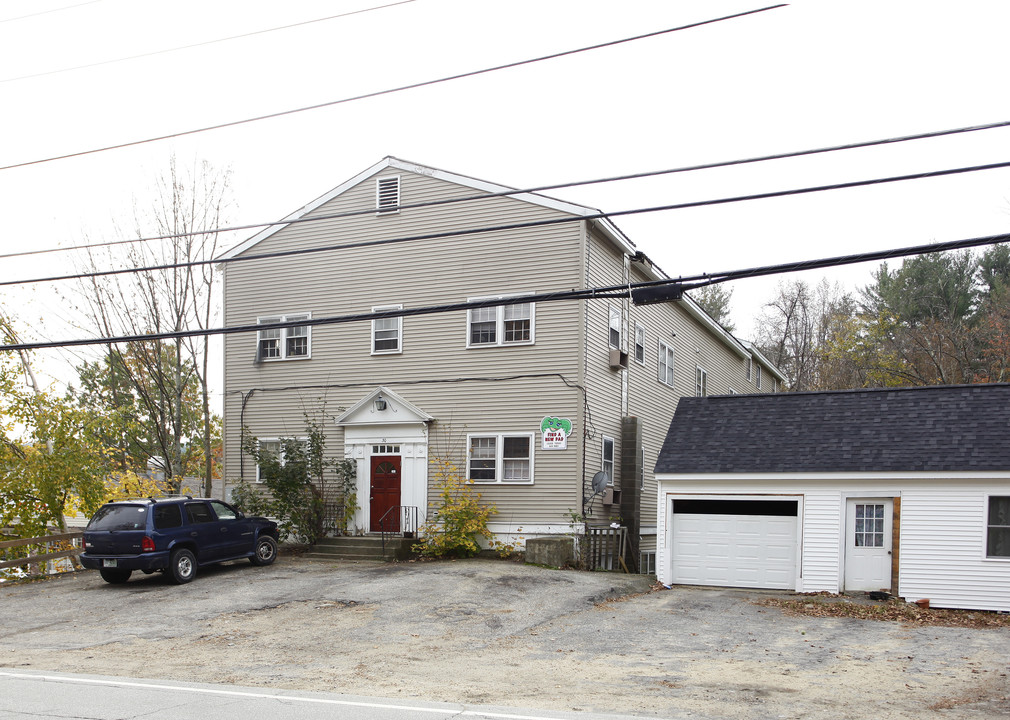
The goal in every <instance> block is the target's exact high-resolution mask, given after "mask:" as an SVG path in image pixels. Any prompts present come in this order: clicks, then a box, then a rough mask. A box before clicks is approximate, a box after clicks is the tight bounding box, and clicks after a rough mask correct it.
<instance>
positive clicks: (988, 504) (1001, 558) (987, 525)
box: [982, 493, 1010, 562]
mask: <svg viewBox="0 0 1010 720" xmlns="http://www.w3.org/2000/svg"><path fill="white" fill-rule="evenodd" d="M1008 497H1010V493H1003V494H1000V495H996V494H992V495H987V496H986V499H985V517H984V518H983V522H984V531H983V533H982V538H983V546H982V557H983V558H985V559H986V560H995V561H996V562H1010V555H990V554H989V531H990V530H991V529H993V528H1007V527H1010V525H993V524H992V522H990V516H991V515H992V501H993V499H997V500H1002V499H1004V498H1008Z"/></svg>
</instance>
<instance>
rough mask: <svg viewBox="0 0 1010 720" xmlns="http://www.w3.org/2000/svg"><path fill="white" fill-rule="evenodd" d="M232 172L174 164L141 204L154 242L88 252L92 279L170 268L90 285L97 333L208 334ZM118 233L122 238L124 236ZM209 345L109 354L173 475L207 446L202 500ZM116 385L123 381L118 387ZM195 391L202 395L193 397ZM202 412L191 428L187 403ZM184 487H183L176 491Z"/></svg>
mask: <svg viewBox="0 0 1010 720" xmlns="http://www.w3.org/2000/svg"><path fill="white" fill-rule="evenodd" d="M229 197H230V195H229V172H228V171H221V170H216V169H215V168H213V167H212V166H210V165H209V164H208V163H206V162H195V163H194V164H193V166H192V167H190V168H188V169H186V170H183V169H181V168H180V167H179V165H178V163H177V161H176V160H175V158H174V157H173V158H172V159H171V161H170V163H169V167H168V169H167V170H166V171H165V173H164V174H163V175H162V176H161V177H160V178H158V180H157V200H156V201H155V203H154V205H153V206H152V207H150V208H138V207H137V206H136V201H135V206H134V217H133V223H134V235H135V237H137V238H144V237H158V238H160V239H157V240H149V241H140V242H135V243H131V244H129V245H128V246H127V249H125V250H121V249H109V250H104V251H100V250H89V251H88V254H87V259H86V261H85V267H84V268H83V269H84V270H85V271H95V270H99V269H108V268H115V267H117V266H119V267H125V268H145V267H163V268H164V269H158V270H144V271H138V272H135V273H127V274H121V275H111V276H103V277H94V278H89V279H87V280H85V281H82V283H81V284H80V286H79V288H78V294H77V297H78V298H79V299H80V305H79V307H80V309H81V310H82V311H83V314H84V315H85V317H86V318H88V320H89V321H90V322H91V323H92V324H94V326H95V328H96V329H97V330H98V331H99V332H101V333H103V334H105V335H107V336H115V335H120V334H131V335H142V334H148V333H161V332H177V331H182V330H186V329H190V328H207V327H210V325H211V323H212V321H213V320H214V319H215V317H216V305H217V297H216V290H217V280H216V278H215V276H214V270H213V266H212V265H210V264H201V265H195V266H194V265H190V264H189V263H194V262H197V263H199V262H202V261H207V260H211V259H212V258H213V257H214V256H215V254H216V252H217V249H218V244H219V233H218V232H217V230H216V229H217V228H220V227H221V226H222V224H223V223H224V222H225V215H226V214H227V212H228V210H229V207H230V200H229ZM124 234H125V233H121V232H120V235H124ZM208 345H209V340H208V339H207V338H206V337H204V338H190V339H186V340H181V341H178V342H166V341H161V340H151V341H149V342H135V343H130V344H129V346H128V347H127V348H125V349H124V348H119V347H114V346H110V347H109V352H110V354H111V355H115V356H116V359H117V360H118V362H116V363H110V367H111V368H114V369H115V368H118V369H119V371H120V372H125V373H126V374H127V376H128V380H129V385H130V387H131V388H132V391H133V392H134V393H135V396H136V398H137V400H138V401H139V405H140V406H142V407H143V409H144V413H145V416H146V418H147V420H148V422H147V423H146V424H145V429H146V430H147V431H149V432H150V433H151V439H152V441H153V442H152V444H153V445H154V446H155V447H156V448H158V450H159V451H160V456H161V458H162V459H163V461H164V463H163V464H164V470H165V474H166V476H167V477H170V478H178V477H181V475H182V474H183V473H184V471H185V463H184V459H185V458H184V457H183V445H184V444H185V442H186V441H187V440H189V441H192V440H194V439H196V438H194V437H192V435H193V434H194V432H193V427H194V424H195V425H196V426H197V427H199V431H198V435H199V437H200V440H201V444H202V446H203V456H204V463H203V469H202V474H203V476H204V483H205V488H204V489H205V492H206V493H207V494H208V495H210V494H211V493H212V490H213V487H212V486H213V467H212V452H211V447H212V423H213V419H212V414H211V409H210V393H209V388H208V376H209V364H208V363H209V361H208V349H209V348H208ZM111 387H112V388H116V387H117V383H116V382H112V383H111ZM194 389H195V390H194ZM196 402H199V403H200V405H201V406H202V407H201V408H200V410H199V412H198V416H199V418H198V419H197V420H194V418H193V408H192V407H190V405H192V404H194V403H196ZM175 484H177V481H176V483H175Z"/></svg>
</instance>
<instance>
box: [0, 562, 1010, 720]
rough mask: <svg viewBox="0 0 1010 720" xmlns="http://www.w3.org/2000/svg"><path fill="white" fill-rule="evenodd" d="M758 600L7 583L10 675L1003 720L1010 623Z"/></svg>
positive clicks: (369, 572) (590, 706)
mask: <svg viewBox="0 0 1010 720" xmlns="http://www.w3.org/2000/svg"><path fill="white" fill-rule="evenodd" d="M767 596H768V594H767V593H759V592H752V591H743V590H728V589H701V588H675V589H673V590H669V591H660V592H649V582H648V579H647V578H644V577H640V576H629V575H620V574H612V573H584V572H574V571H559V570H548V569H544V568H539V567H532V566H526V565H521V564H516V563H511V562H498V561H490V560H465V561H457V562H439V563H400V564H388V565H387V564H352V563H337V562H313V561H309V560H304V559H298V558H291V557H282V558H281V559H280V560H279V561H278V563H277V564H276V565H273V566H271V567H267V568H255V567H252V566H249V565H248V564H245V563H234V564H229V565H224V566H220V567H216V568H208V569H203V570H201V573H200V575H199V576H198V577H197V579H196V580H195V581H194V582H193V583H191V584H189V585H183V586H175V585H170V584H168V583H167V582H166V581H165V580H164V578H162V577H161V576H160V575H153V576H140V577H135V578H134V579H132V580H131V581H130V582H129V583H127V584H126V585H120V586H112V585H107V584H106V583H104V582H103V581H102V580H101V578H100V577H99V576H98V573H96V572H82V573H76V574H72V575H67V576H62V577H58V578H54V579H51V580H47V581H43V582H35V583H26V584H19V585H13V586H8V585H4V586H0V608H2V614H0V666H2V667H6V668H22V669H24V668H30V669H32V670H46V671H58V672H81V673H91V674H103V675H126V676H134V677H143V678H151V679H171V680H184V681H195V682H210V683H237V684H241V685H250V686H264V687H274V688H280V687H283V688H297V689H306V690H328V691H336V692H344V693H353V694H357V695H372V696H388V697H403V698H409V697H418V698H424V699H428V700H435V701H451V702H461V703H473V704H494V705H506V706H507V705H528V706H531V707H539V708H544V709H556V710H580V709H581V710H595V711H601V712H615V713H624V714H629V715H642V716H645V717H665V718H681V717H692V718H712V719H713V720H714V719H716V718H720V719H721V718H748V719H753V718H832V719H837V718H860V719H863V718H866V717H868V716H869V717H874V718H937V719H940V718H994V717H1005V716H1010V687H1008V673H1010V667H1008V666H1010V629H1008V628H1001V629H988V630H978V629H964V628H943V627H905V626H902V625H899V624H897V623H886V622H875V621H866V620H852V619H835V618H807V617H791V616H787V615H784V614H783V613H782V612H781V611H780V610H778V609H775V608H772V607H767V606H761V605H758V604H755V602H753V601H754V600H758V599H760V598H762V597H767Z"/></svg>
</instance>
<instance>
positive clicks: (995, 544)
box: [985, 495, 1010, 558]
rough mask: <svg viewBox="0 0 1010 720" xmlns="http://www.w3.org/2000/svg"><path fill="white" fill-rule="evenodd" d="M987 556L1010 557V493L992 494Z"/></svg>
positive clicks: (987, 531) (988, 519)
mask: <svg viewBox="0 0 1010 720" xmlns="http://www.w3.org/2000/svg"><path fill="white" fill-rule="evenodd" d="M985 556H986V557H991V558H1010V495H990V496H989V513H988V515H987V523H986V539H985Z"/></svg>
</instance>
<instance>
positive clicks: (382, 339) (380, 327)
mask: <svg viewBox="0 0 1010 720" xmlns="http://www.w3.org/2000/svg"><path fill="white" fill-rule="evenodd" d="M384 310H403V305H379V306H377V307H373V308H372V312H382V311H384ZM401 352H403V318H402V317H388V318H376V319H375V320H372V355H391V354H393V353H401Z"/></svg>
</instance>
